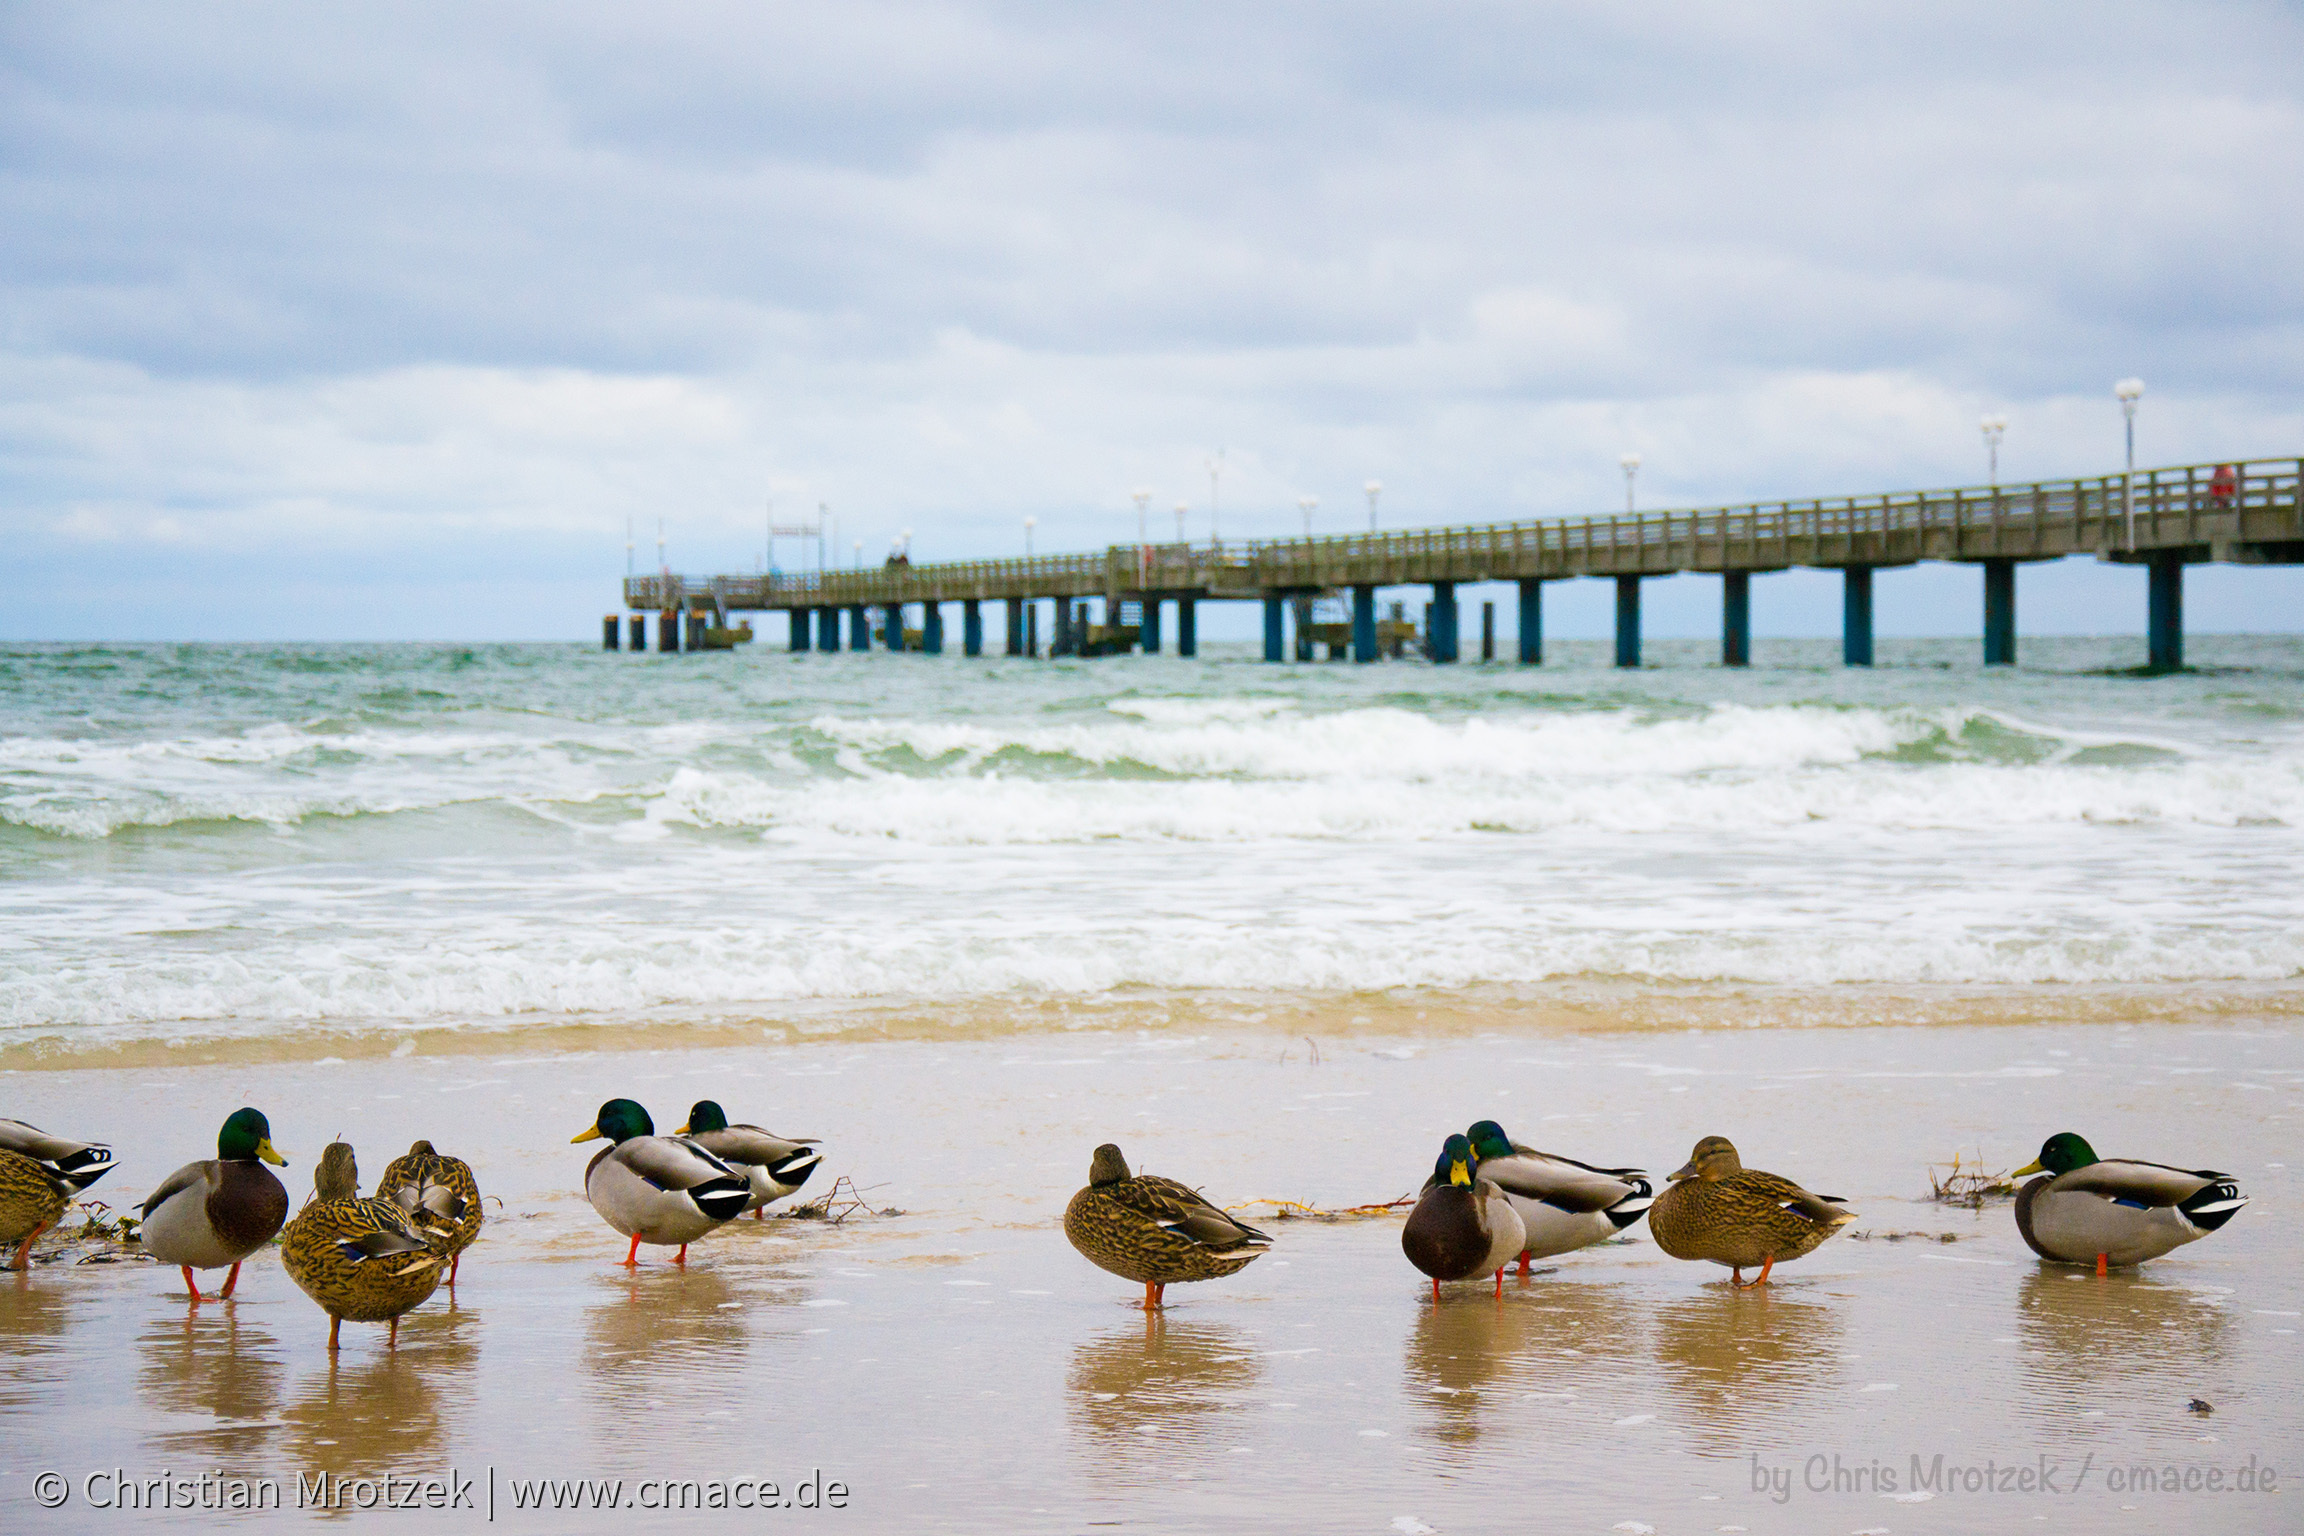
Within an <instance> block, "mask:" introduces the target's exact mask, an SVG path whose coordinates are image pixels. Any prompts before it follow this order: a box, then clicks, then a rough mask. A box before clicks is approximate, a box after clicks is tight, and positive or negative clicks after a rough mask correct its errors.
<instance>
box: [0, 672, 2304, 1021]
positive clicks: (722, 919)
mask: <svg viewBox="0 0 2304 1536" xmlns="http://www.w3.org/2000/svg"><path fill="white" fill-rule="evenodd" d="M1648 649H1649V655H1650V659H1651V663H1652V664H1651V665H1650V666H1649V667H1648V668H1646V669H1644V670H1641V671H1638V672H1634V673H1625V672H1619V671H1617V670H1616V669H1614V668H1612V667H1609V666H1607V665H1606V664H1605V663H1606V656H1605V654H1604V647H1601V646H1597V645H1576V644H1567V645H1556V646H1554V647H1552V648H1550V651H1549V653H1548V654H1549V656H1550V660H1549V661H1548V664H1547V665H1546V666H1544V667H1542V668H1532V669H1524V668H1517V667H1504V666H1479V665H1462V666H1457V667H1452V668H1435V667H1431V666H1427V665H1424V664H1422V663H1419V662H1404V663H1386V664H1381V665H1377V666H1369V667H1354V666H1347V665H1328V664H1319V665H1291V666H1286V667H1275V666H1268V665H1265V664H1263V663H1261V662H1259V661H1256V660H1254V659H1252V658H1251V657H1250V656H1249V655H1248V654H1246V652H1245V651H1242V652H1239V653H1236V654H1229V655H1228V654H1223V653H1222V651H1223V648H1211V650H1212V654H1210V655H1208V656H1205V657H1203V658H1202V659H1199V660H1196V661H1183V660H1179V659H1176V658H1172V657H1169V658H1141V657H1136V658H1117V659H1109V660H1099V661H1080V662H1073V661H1066V662H1024V661H1009V660H1005V659H985V660H976V661H970V660H965V659H962V658H960V657H958V656H945V657H939V658H931V657H919V656H906V657H891V656H887V655H883V654H871V655H853V654H848V653H842V654H839V655H831V656H825V655H802V656H794V655H791V654H789V653H787V652H786V651H784V650H783V649H782V648H781V647H773V648H772V647H769V646H765V645H763V646H759V647H755V648H752V649H750V650H748V651H744V652H739V653H736V654H732V655H709V656H657V655H646V656H635V655H630V654H603V653H601V652H599V651H596V650H592V649H589V648H585V647H581V646H575V645H533V646H511V645H506V646H476V647H458V646H439V645H397V646H354V645H341V646H280V645H262V646H215V645H203V646H172V645H149V646H118V645H107V646H87V645H82V646H62V645H49V646H25V645H20V646H14V647H8V648H0V1059H14V1060H27V1059H32V1058H36V1057H40V1056H48V1057H55V1058H59V1059H61V1058H75V1057H78V1056H79V1055H80V1054H81V1053H84V1052H93V1051H107V1052H115V1053H117V1052H120V1051H123V1050H133V1049H135V1048H138V1047H139V1046H160V1045H164V1044H166V1043H169V1042H174V1043H175V1044H176V1045H177V1046H179V1047H180V1046H181V1045H182V1044H183V1043H185V1042H197V1041H203V1040H221V1039H227V1038H231V1039H239V1040H243V1041H255V1042H258V1043H259V1044H261V1045H263V1046H264V1047H265V1048H266V1049H279V1050H294V1049H298V1048H305V1049H310V1050H315V1051H317V1050H323V1049H326V1050H337V1049H343V1050H363V1049H371V1048H400V1049H405V1048H406V1042H407V1041H408V1040H409V1039H410V1038H411V1037H416V1038H421V1037H424V1036H426V1035H428V1034H430V1033H433V1032H439V1031H451V1032H455V1033H457V1034H475V1033H477V1034H493V1033H494V1032H502V1031H513V1032H519V1031H542V1030H548V1029H549V1030H566V1029H575V1030H578V1031H583V1030H590V1029H598V1030H604V1031H608V1032H609V1033H605V1034H602V1035H601V1036H599V1038H600V1039H602V1040H608V1039H611V1038H614V1039H619V1040H621V1039H625V1038H627V1034H626V1033H625V1032H628V1031H631V1030H635V1029H637V1030H641V1031H647V1030H650V1029H656V1028H663V1027H668V1026H694V1025H698V1024H710V1025H714V1026H724V1027H729V1028H737V1029H741V1030H745V1031H750V1032H752V1037H753V1038H758V1037H759V1036H760V1034H761V1033H763V1032H764V1033H765V1035H766V1036H767V1037H768V1038H777V1037H780V1036H784V1035H787V1034H790V1033H792V1032H798V1033H802V1034H807V1033H817V1032H823V1031H837V1030H842V1029H859V1030H864V1029H889V1028H895V1027H899V1024H898V1023H892V1022H891V1021H900V1024H901V1027H903V1028H908V1029H927V1030H935V1029H938V1028H944V1027H949V1028H951V1029H954V1030H966V1031H974V1032H982V1031H985V1030H992V1031H998V1030H1002V1029H1014V1028H1025V1027H1046V1026H1048V1025H1049V1024H1050V1023H1051V1022H1054V1023H1057V1024H1061V1023H1063V1022H1066V1021H1070V1020H1074V1019H1078V1018H1083V1017H1091V1016H1093V1017H1100V1018H1110V1017H1113V1016H1114V1015H1113V1013H1112V1010H1114V1009H1120V1010H1123V1011H1124V1012H1125V1011H1127V1010H1133V1012H1127V1013H1126V1016H1127V1017H1128V1018H1130V1019H1133V1020H1135V1021H1136V1022H1139V1023H1141V1024H1144V1025H1145V1026H1146V1027H1159V1026H1160V1025H1161V1023H1162V1022H1163V1021H1173V1020H1176V1019H1178V1018H1189V1017H1191V1016H1194V1015H1195V1014H1196V1013H1206V1012H1211V1011H1213V1012H1217V1013H1222V1014H1224V1015H1225V1016H1226V1017H1231V1018H1247V1019H1254V1018H1257V1017H1259V1016H1260V1010H1263V1009H1266V1008H1268V1007H1288V1008H1303V1007H1307V1006H1316V1007H1318V1008H1320V1009H1325V1010H1327V1011H1328V1012H1330V1013H1332V1014H1333V1015H1334V1016H1335V1017H1336V1018H1337V1019H1339V1020H1349V1021H1355V1022H1357V1021H1365V1020H1366V1019H1368V1018H1370V1017H1373V1016H1374V1014H1375V1012H1376V1011H1378V1010H1391V1011H1392V1012H1393V1013H1398V1012H1399V1011H1400V1010H1409V1011H1410V1012H1411V1013H1423V1012H1428V1011H1430V1010H1432V1009H1436V1008H1437V1009H1440V1010H1441V1011H1447V1010H1449V1009H1455V1010H1458V1011H1466V1010H1469V1011H1470V1012H1473V1013H1478V1012H1481V1011H1482V1010H1493V1009H1497V1008H1521V1009H1539V1010H1541V1009H1547V1008H1556V1009H1567V1010H1570V1011H1576V1010H1583V1011H1584V1012H1585V1013H1586V1014H1590V1013H1594V1012H1597V1013H1598V1014H1600V1015H1603V1016H1609V1017H1617V1016H1630V1015H1632V1014H1638V1015H1639V1016H1640V1017H1641V1018H1643V1019H1646V1020H1648V1021H1651V1022H1661V1023H1665V1024H1671V1023H1675V1022H1679V1021H1683V1020H1685V1019H1688V1018H1693V1017H1696V1016H1698V1015H1700V1014H1702V1013H1703V1012H1704V1010H1706V1009H1711V1010H1714V1012H1715V1013H1717V1012H1719V1011H1720V1010H1726V1011H1727V1012H1728V1013H1730V1014H1738V1011H1739V1010H1741V1015H1740V1016H1749V1017H1753V1018H1766V1019H1768V1020H1770V1021H1772V1022H1785V1021H1800V1022H1815V1023H1832V1022H1840V1021H1867V1020H1870V1019H1873V1018H1884V1017H1893V1018H1916V1017H1922V1016H1928V1015H1929V1014H1930V1010H1936V1012H1937V1013H1938V1014H1939V1015H1945V1016H1958V1017H1962V1018H1975V1017H1991V1016H1993V1014H1994V1012H1995V1010H2000V1011H2004V1012H2007V1013H2009V1014H2010V1015H2011V1016H2017V1015H2020V1016H2025V1017H2038V1016H2041V1013H2042V1011H2043V1009H2045V1010H2047V1011H2048V1012H2049V1013H2051V1014H2056V1015H2058V1016H2062V1015H2063V1014H2074V1015H2077V1014H2085V1013H2091V1012H2094V1013H2104V1012H2111V1013H2121V1014H2146V1015H2153V1016H2174V1017H2190V1016H2194V1015H2196V1014H2199V1013H2203V1012H2215V1011H2225V1012H2230V1011H2233V1010H2238V1011H2242V1012H2249V1013H2263V1012H2271V1013H2281V1014H2286V1013H2292V1012H2295V1011H2297V1005H2296V1001H2295V999H2296V995H2297V992H2298V989H2297V987H2296V985H2295V984H2296V982H2297V979H2298V978H2299V976H2300V975H2304V638H2298V637H2259V638H2251V637H2199V638H2196V639H2194V641H2193V642H2192V644H2191V654H2190V659H2191V660H2192V661H2193V662H2194V663H2195V666H2196V668H2197V670H2195V671H2193V672H2191V673H2188V674H2185V675H2181V676H2175V677H2167V678H2144V677H2139V676H2135V675H2132V674H2131V673H2128V672H2127V671H2125V670H2123V669H2125V668H2127V667H2130V666H2132V665H2133V663H2134V662H2135V661H2136V660H2137V659H2138V657H2137V656H2136V654H2135V653H2136V652H2137V650H2138V643H2137V642H2136V641H2135V640H2133V639H2108V640H2104V641H2089V640H2064V641H2057V640H2034V639H2027V640H2026V641H2025V642H2024V650H2023V656H2024V661H2025V665H2024V666H2023V667H2022V668H2019V669H2016V670H2013V671H2009V670H2002V671H1997V672H1994V673H1986V672H1985V671H1984V670H1983V668H1981V667H1980V666H1979V665H1978V664H1977V655H1976V652H1977V646H1976V643H1975V642H1974V641H1973V640H1958V641H1951V640H1947V641H1940V642H1937V641H1905V642H1893V641H1891V642H1884V643H1883V645H1882V647H1881V651H1882V656H1881V659H1882V662H1883V664H1882V665H1881V666H1879V667H1877V668H1875V669H1873V670H1871V671H1864V672H1852V671H1848V670H1845V669H1843V668H1841V667H1840V666H1839V665H1838V664H1837V646H1836V645H1835V644H1833V643H1831V642H1790V641H1780V642H1773V643H1767V642H1764V643H1763V644H1762V645H1761V647H1760V654H1759V657H1758V660H1759V662H1760V665H1758V666H1755V667H1754V668H1752V669H1751V670H1749V671H1747V672H1742V673H1731V672H1727V671H1724V670H1722V669H1720V668H1718V667H1715V666H1712V665H1709V664H1708V662H1709V660H1710V657H1711V654H1712V648H1711V647H1710V646H1708V645H1703V644H1697V643H1692V642H1691V643H1684V644H1677V645H1676V644H1673V643H1669V642H1667V643H1653V642H1652V643H1651V644H1650V646H1649V648H1648ZM539 1038H542V1037H541V1036H539ZM551 1038H553V1039H555V1040H563V1039H566V1038H568V1037H567V1036H565V1035H564V1034H558V1033H556V1034H554V1035H552V1037H551ZM575 1038H577V1039H578V1040H582V1039H583V1038H586V1037H585V1036H583V1035H582V1034H581V1033H580V1034H579V1035H577V1036H576V1037H575ZM298 1042H301V1045H300V1046H299V1045H298ZM393 1042H399V1044H398V1045H397V1046H394V1045H393Z"/></svg>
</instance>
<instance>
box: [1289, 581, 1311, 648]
mask: <svg viewBox="0 0 2304 1536" xmlns="http://www.w3.org/2000/svg"><path fill="white" fill-rule="evenodd" d="M1288 617H1289V620H1290V621H1291V622H1292V623H1294V624H1295V626H1296V659H1297V660H1298V661H1310V660H1311V659H1312V599H1311V598H1310V597H1308V596H1306V595H1304V594H1302V593H1298V594H1297V595H1296V596H1295V597H1293V598H1291V599H1289V602H1288Z"/></svg>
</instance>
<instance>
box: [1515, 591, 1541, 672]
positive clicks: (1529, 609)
mask: <svg viewBox="0 0 2304 1536" xmlns="http://www.w3.org/2000/svg"><path fill="white" fill-rule="evenodd" d="M1520 664H1521V665H1522V666H1524V667H1540V666H1542V665H1543V664H1544V583H1542V582H1541V581H1534V580H1524V581H1522V582H1521V583H1520Z"/></svg>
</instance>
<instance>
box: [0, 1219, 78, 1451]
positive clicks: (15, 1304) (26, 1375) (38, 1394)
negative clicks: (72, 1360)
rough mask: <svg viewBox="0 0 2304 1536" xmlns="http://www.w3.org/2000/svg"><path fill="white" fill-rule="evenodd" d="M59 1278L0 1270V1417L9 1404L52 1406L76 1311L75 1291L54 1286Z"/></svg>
mask: <svg viewBox="0 0 2304 1536" xmlns="http://www.w3.org/2000/svg"><path fill="white" fill-rule="evenodd" d="M5 1252H6V1250H5V1249H0V1255H4V1254H5ZM57 1278H58V1277H57V1276H55V1275H52V1274H49V1273H47V1272H45V1271H32V1272H28V1273H24V1274H17V1273H14V1272H10V1271H0V1416H5V1414H6V1412H7V1410H9V1409H12V1408H19V1407H34V1408H37V1409H38V1411H40V1412H43V1413H46V1412H49V1411H52V1409H53V1407H54V1404H55V1400H56V1388H57V1386H58V1384H59V1383H61V1382H62V1381H63V1379H64V1376H65V1373H66V1356H67V1353H68V1350H69V1348H70V1339H69V1333H70V1330H71V1328H72V1326H73V1324H74V1323H75V1322H76V1321H77V1320H78V1319H77V1313H78V1312H79V1310H80V1309H79V1305H78V1302H77V1300H76V1299H75V1298H76V1297H77V1296H78V1291H77V1290H76V1289H75V1288H73V1287H70V1286H64V1285H58V1284H56V1283H55V1281H56V1279H57Z"/></svg>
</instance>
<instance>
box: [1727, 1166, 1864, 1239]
mask: <svg viewBox="0 0 2304 1536" xmlns="http://www.w3.org/2000/svg"><path fill="white" fill-rule="evenodd" d="M1725 1182H1727V1183H1730V1184H1733V1185H1735V1186H1736V1187H1737V1188H1739V1189H1744V1190H1749V1191H1751V1192H1752V1193H1754V1194H1757V1195H1759V1196H1761V1197H1763V1198H1764V1199H1767V1200H1770V1201H1773V1202H1774V1203H1775V1204H1776V1206H1777V1207H1778V1208H1779V1209H1781V1210H1786V1211H1790V1212H1791V1213H1792V1214H1793V1215H1795V1216H1799V1217H1803V1218H1805V1219H1806V1220H1809V1221H1812V1222H1814V1223H1816V1224H1817V1225H1818V1226H1820V1227H1830V1226H1836V1225H1838V1224H1839V1223H1840V1222H1842V1221H1845V1220H1846V1219H1847V1217H1848V1210H1847V1204H1848V1202H1847V1201H1845V1200H1844V1199H1842V1198H1841V1197H1840V1196H1838V1195H1812V1194H1810V1193H1809V1192H1808V1191H1807V1190H1804V1189H1802V1188H1801V1187H1800V1186H1799V1185H1797V1184H1795V1183H1793V1182H1792V1181H1791V1180H1790V1179H1787V1178H1785V1177H1783V1176H1782V1175H1781V1174H1774V1173H1763V1172H1761V1171H1760V1170H1759V1169H1757V1168H1746V1169H1744V1170H1743V1171H1742V1172H1740V1173H1732V1174H1730V1175H1729V1176H1728V1178H1727V1180H1726V1181H1725Z"/></svg>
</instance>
